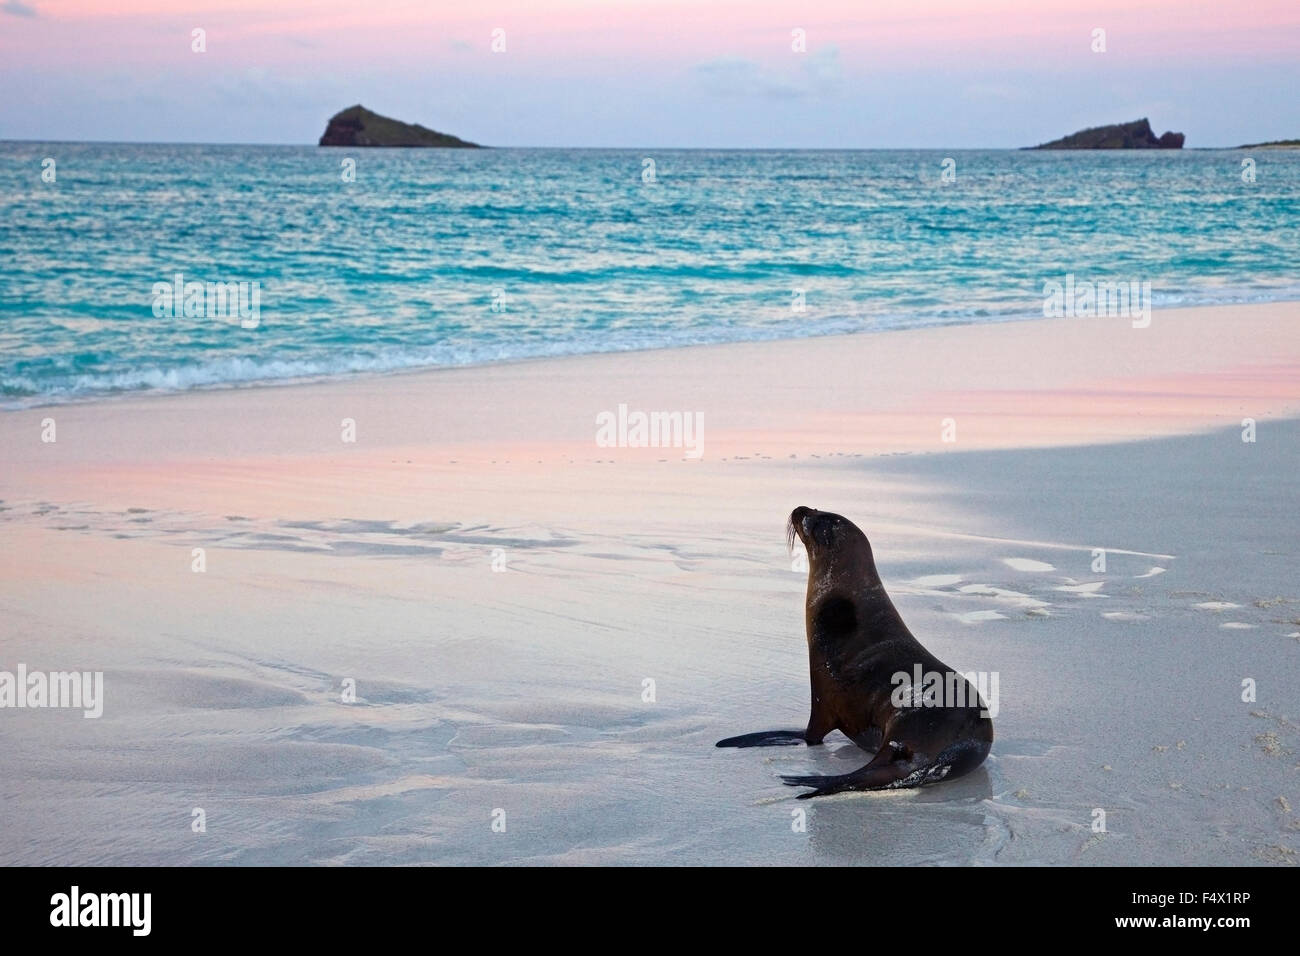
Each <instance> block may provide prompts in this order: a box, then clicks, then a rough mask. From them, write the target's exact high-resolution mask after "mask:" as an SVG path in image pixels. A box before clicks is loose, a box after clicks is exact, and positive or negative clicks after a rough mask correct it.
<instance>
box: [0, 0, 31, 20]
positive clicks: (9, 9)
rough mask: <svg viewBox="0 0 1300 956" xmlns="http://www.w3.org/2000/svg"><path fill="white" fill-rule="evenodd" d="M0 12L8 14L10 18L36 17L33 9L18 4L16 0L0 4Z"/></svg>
mask: <svg viewBox="0 0 1300 956" xmlns="http://www.w3.org/2000/svg"><path fill="white" fill-rule="evenodd" d="M0 11H2V12H4V13H7V14H9V16H11V17H28V18H31V17H35V16H38V14H37V13H36V8H35V7H29V6H28V5H27V4H25V3H19V2H18V0H5V2H4V3H0Z"/></svg>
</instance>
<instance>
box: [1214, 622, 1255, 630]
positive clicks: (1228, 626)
mask: <svg viewBox="0 0 1300 956" xmlns="http://www.w3.org/2000/svg"><path fill="white" fill-rule="evenodd" d="M1254 626H1255V625H1254V624H1247V623H1245V622H1244V621H1224V622H1223V623H1222V624H1220V625H1219V627H1221V628H1223V629H1224V630H1228V631H1248V630H1250V629H1251V628H1253V627H1254Z"/></svg>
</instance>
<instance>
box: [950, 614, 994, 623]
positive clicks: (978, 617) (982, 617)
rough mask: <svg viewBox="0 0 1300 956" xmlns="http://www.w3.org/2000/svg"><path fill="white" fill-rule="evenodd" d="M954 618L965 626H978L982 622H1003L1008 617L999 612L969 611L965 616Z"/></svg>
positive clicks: (955, 615)
mask: <svg viewBox="0 0 1300 956" xmlns="http://www.w3.org/2000/svg"><path fill="white" fill-rule="evenodd" d="M953 617H955V618H956V619H957V620H959V621H961V622H962V623H963V624H978V623H979V622H980V621H1001V620H1005V619H1006V615H1005V614H1002V613H1000V612H998V611H968V612H966V613H965V614H954V615H953Z"/></svg>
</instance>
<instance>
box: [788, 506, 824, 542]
mask: <svg viewBox="0 0 1300 956" xmlns="http://www.w3.org/2000/svg"><path fill="white" fill-rule="evenodd" d="M815 514H817V511H816V509H814V508H805V507H804V506H803V505H800V506H799V507H798V508H795V509H794V511H791V512H790V518H789V520H787V521H786V523H785V537H786V544H787V545H789V546H790V547H791V548H793V547H794V539H795V538H798V539H799V540H800V541H802V542H803V543H804V546H805V547H807V545H808V535H809V534H810V533H811V530H810V528H809V527H808V524H807V523H806V522H807V519H808V518H810V517H812V516H813V515H815Z"/></svg>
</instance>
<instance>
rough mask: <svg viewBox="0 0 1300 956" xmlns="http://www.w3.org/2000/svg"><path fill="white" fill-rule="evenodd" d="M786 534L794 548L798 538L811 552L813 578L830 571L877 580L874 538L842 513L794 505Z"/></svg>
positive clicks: (857, 578)
mask: <svg viewBox="0 0 1300 956" xmlns="http://www.w3.org/2000/svg"><path fill="white" fill-rule="evenodd" d="M786 538H787V539H788V541H789V543H790V547H792V548H793V547H794V539H795V538H798V539H799V540H800V541H802V542H803V546H804V550H805V551H807V552H808V565H809V569H810V571H811V575H810V580H812V579H816V578H819V577H823V576H824V575H826V574H827V573H829V574H831V575H834V576H835V577H836V578H846V579H847V580H861V579H862V578H864V577H867V578H869V579H871V580H873V581H874V580H876V564H875V561H874V560H873V558H872V555H871V542H869V541H868V540H867V536H866V535H865V534H863V533H862V529H860V528H859V527H858V526H857V525H855V524H854V523H853V522H852V521H850V520H849V519H848V518H845V517H844V516H843V515H837V514H835V513H833V512H830V511H818V510H817V509H816V508H805V507H798V508H795V509H794V511H792V512H790V520H789V522H788V523H787V524H786Z"/></svg>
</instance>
